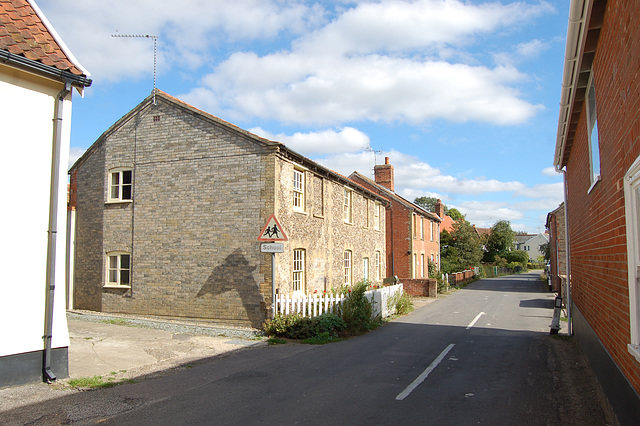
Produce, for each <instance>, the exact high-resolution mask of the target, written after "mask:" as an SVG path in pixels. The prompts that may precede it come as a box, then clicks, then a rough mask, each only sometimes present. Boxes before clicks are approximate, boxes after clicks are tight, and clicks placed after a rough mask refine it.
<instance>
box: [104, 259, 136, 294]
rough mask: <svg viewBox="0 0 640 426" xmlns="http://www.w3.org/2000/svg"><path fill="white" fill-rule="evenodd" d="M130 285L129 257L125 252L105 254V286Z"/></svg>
mask: <svg viewBox="0 0 640 426" xmlns="http://www.w3.org/2000/svg"><path fill="white" fill-rule="evenodd" d="M130 285H131V255H130V254H129V253H125V252H110V253H107V286H122V287H129V286H130Z"/></svg>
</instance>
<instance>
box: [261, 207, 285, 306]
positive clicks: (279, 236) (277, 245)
mask: <svg viewBox="0 0 640 426" xmlns="http://www.w3.org/2000/svg"><path fill="white" fill-rule="evenodd" d="M288 240H289V238H288V237H287V234H285V232H284V229H283V228H282V225H280V222H278V219H277V218H276V215H274V214H272V215H271V216H269V220H267V223H266V225H264V227H263V228H262V231H261V232H260V236H259V237H258V241H260V242H261V243H262V244H260V251H261V252H262V253H271V318H274V317H275V316H276V253H284V241H288ZM280 241H282V242H280Z"/></svg>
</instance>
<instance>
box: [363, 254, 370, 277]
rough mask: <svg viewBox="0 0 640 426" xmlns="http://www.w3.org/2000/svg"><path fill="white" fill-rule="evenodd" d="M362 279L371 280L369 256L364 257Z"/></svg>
mask: <svg viewBox="0 0 640 426" xmlns="http://www.w3.org/2000/svg"><path fill="white" fill-rule="evenodd" d="M362 279H363V280H366V281H369V258H368V257H363V258H362Z"/></svg>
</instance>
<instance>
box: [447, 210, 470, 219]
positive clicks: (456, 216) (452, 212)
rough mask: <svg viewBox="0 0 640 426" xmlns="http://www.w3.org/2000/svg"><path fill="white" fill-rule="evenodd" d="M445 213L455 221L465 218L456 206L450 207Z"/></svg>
mask: <svg viewBox="0 0 640 426" xmlns="http://www.w3.org/2000/svg"><path fill="white" fill-rule="evenodd" d="M445 214H446V215H447V216H449V217H450V218H451V219H453V220H455V221H458V220H465V218H464V215H463V214H462V213H460V211H458V209H456V208H451V209H449V211H448V212H446V211H445Z"/></svg>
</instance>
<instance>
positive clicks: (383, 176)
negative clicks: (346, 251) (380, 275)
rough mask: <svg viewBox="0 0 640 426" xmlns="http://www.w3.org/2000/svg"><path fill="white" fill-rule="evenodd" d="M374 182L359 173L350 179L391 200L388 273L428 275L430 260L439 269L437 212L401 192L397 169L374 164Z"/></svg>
mask: <svg viewBox="0 0 640 426" xmlns="http://www.w3.org/2000/svg"><path fill="white" fill-rule="evenodd" d="M374 174H375V181H373V180H371V179H369V178H368V177H366V176H363V175H362V174H360V173H358V172H354V173H352V174H351V176H349V178H350V179H351V180H353V181H354V182H357V183H358V184H360V185H362V186H364V187H366V188H368V189H369V190H371V191H372V192H375V193H376V194H378V195H380V196H381V197H383V198H385V199H386V200H388V202H389V203H390V208H389V209H388V210H387V211H386V224H387V227H386V233H387V250H386V251H387V265H388V266H387V273H388V275H389V276H397V277H399V278H406V279H410V278H428V277H429V262H433V263H434V264H435V266H436V267H437V268H438V269H439V268H440V222H441V219H440V218H439V217H438V216H437V215H436V214H435V213H431V212H428V211H426V210H424V209H423V208H421V207H419V206H418V205H416V204H414V203H412V202H410V201H408V200H406V199H405V198H403V197H402V196H400V195H398V194H397V193H396V192H395V190H394V188H395V183H394V170H393V166H392V165H391V164H390V163H389V157H386V158H385V164H380V165H376V166H375V167H374Z"/></svg>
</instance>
